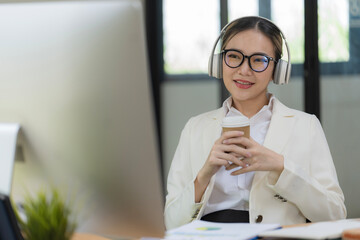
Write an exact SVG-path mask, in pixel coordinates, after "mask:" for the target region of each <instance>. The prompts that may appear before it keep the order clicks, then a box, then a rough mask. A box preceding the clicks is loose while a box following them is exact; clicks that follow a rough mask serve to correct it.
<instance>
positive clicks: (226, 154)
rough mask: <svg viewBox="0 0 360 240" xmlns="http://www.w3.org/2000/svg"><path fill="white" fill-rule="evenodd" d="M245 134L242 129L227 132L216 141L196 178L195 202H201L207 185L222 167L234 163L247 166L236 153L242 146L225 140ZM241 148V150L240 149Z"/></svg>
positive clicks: (238, 137)
mask: <svg viewBox="0 0 360 240" xmlns="http://www.w3.org/2000/svg"><path fill="white" fill-rule="evenodd" d="M243 135H244V133H243V132H241V131H231V132H225V133H223V134H222V135H221V137H220V138H219V139H218V140H217V141H216V142H215V143H214V145H213V147H212V149H211V151H210V154H209V156H208V158H207V160H206V162H205V164H204V166H203V167H202V168H201V169H200V171H199V173H198V175H197V177H196V179H195V182H194V184H195V202H200V200H201V197H202V195H203V194H204V192H205V190H206V187H207V186H208V184H209V182H210V179H211V177H212V176H213V175H214V174H215V173H216V172H217V171H218V170H219V169H220V168H221V167H222V166H225V167H229V166H230V165H231V164H232V163H233V164H236V166H245V164H244V163H243V162H242V161H241V160H239V157H238V156H239V155H237V154H235V153H236V152H239V151H240V150H241V149H242V148H241V147H239V146H237V145H234V144H225V143H224V142H226V141H230V140H231V139H240V138H242V136H243ZM239 148H240V150H239Z"/></svg>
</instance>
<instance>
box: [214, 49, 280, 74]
mask: <svg viewBox="0 0 360 240" xmlns="http://www.w3.org/2000/svg"><path fill="white" fill-rule="evenodd" d="M221 54H223V55H224V60H225V63H226V65H227V66H228V67H230V68H237V67H239V66H240V65H241V64H242V63H243V62H244V59H245V58H247V59H248V60H249V66H250V68H251V69H252V70H253V71H254V72H263V71H265V70H266V69H267V67H268V66H269V63H270V61H274V62H276V60H275V59H274V58H272V57H269V56H266V55H264V54H260V53H255V54H252V55H250V56H246V55H245V54H243V53H242V52H240V51H239V50H236V49H225V50H223V51H221Z"/></svg>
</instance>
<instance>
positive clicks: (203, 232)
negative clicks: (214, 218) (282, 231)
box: [165, 220, 280, 240]
mask: <svg viewBox="0 0 360 240" xmlns="http://www.w3.org/2000/svg"><path fill="white" fill-rule="evenodd" d="M279 227H280V225H279V224H249V223H214V222H206V221H201V220H195V221H193V222H191V223H189V224H186V225H184V226H181V227H179V228H175V229H172V230H169V231H167V232H166V236H165V239H166V240H180V239H181V240H197V239H201V240H240V239H252V238H255V237H256V236H257V235H258V234H259V233H261V232H264V231H268V230H272V229H276V228H279Z"/></svg>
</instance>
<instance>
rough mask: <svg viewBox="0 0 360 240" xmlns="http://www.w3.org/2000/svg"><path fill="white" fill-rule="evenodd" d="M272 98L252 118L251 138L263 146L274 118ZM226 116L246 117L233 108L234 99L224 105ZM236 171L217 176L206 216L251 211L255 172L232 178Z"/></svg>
mask: <svg viewBox="0 0 360 240" xmlns="http://www.w3.org/2000/svg"><path fill="white" fill-rule="evenodd" d="M268 97H270V100H269V104H268V105H265V106H263V107H262V109H261V110H260V111H259V112H258V113H256V114H255V115H254V116H253V117H251V118H250V136H251V137H252V138H253V139H254V140H255V141H256V142H258V143H259V144H261V145H262V144H263V143H264V140H265V136H266V133H267V131H268V129H269V124H270V120H271V116H272V106H273V99H274V96H272V95H268ZM223 109H224V113H225V116H238V115H241V116H244V115H243V114H242V113H241V112H240V111H238V110H237V109H236V108H234V107H232V98H231V97H229V98H228V99H226V100H225V101H224V103H223ZM233 171H235V170H231V171H227V170H225V167H223V168H220V169H219V171H218V172H217V173H216V175H215V184H214V189H213V191H212V193H211V195H210V198H209V201H208V202H207V203H206V206H205V209H204V215H206V214H209V213H212V212H216V211H220V210H225V209H234V210H249V195H250V189H251V184H252V180H253V177H254V172H248V173H245V174H241V175H238V176H231V175H230V173H231V172H233Z"/></svg>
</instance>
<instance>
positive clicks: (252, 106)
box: [232, 94, 269, 118]
mask: <svg viewBox="0 0 360 240" xmlns="http://www.w3.org/2000/svg"><path fill="white" fill-rule="evenodd" d="M268 103H269V99H268V94H264V95H262V96H261V97H258V98H256V99H251V100H246V101H236V100H235V99H234V98H233V100H232V106H233V107H234V108H236V109H237V110H239V111H240V112H241V113H242V114H244V115H245V116H246V117H248V118H251V117H252V116H254V115H255V114H256V113H258V112H259V111H260V110H261V108H262V107H263V106H265V105H267V104H268Z"/></svg>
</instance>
